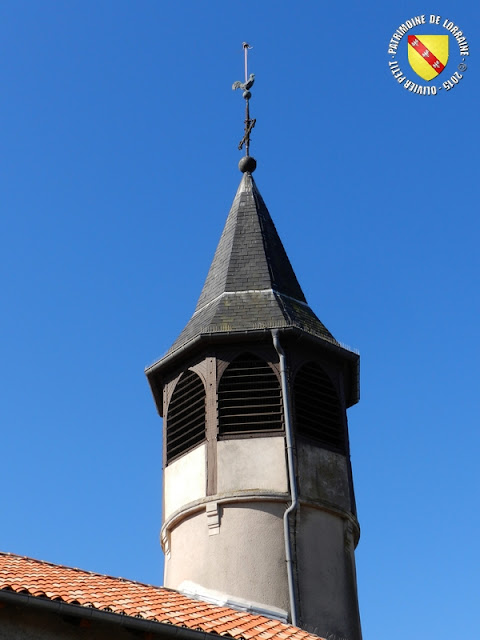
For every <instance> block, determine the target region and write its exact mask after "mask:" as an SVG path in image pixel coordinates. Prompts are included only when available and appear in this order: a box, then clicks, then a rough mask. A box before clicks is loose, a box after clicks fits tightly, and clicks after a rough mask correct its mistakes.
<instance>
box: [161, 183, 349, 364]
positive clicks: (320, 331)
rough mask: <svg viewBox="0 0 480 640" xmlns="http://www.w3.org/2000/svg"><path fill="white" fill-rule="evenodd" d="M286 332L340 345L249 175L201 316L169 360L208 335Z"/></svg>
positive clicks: (202, 296) (209, 281) (206, 288)
mask: <svg viewBox="0 0 480 640" xmlns="http://www.w3.org/2000/svg"><path fill="white" fill-rule="evenodd" d="M285 327H296V328H297V329H301V330H303V331H305V332H307V333H309V334H313V335H315V336H317V337H320V338H323V339H325V340H327V341H328V342H333V343H334V344H338V343H337V342H336V340H335V339H334V338H333V336H332V334H331V333H330V332H329V331H328V330H327V329H326V327H325V326H324V325H323V324H322V323H321V322H320V320H319V319H318V318H317V316H316V315H315V314H314V313H313V311H312V310H311V309H310V307H309V306H308V304H307V301H306V299H305V296H304V294H303V291H302V289H301V287H300V285H299V283H298V280H297V277H296V276H295V273H294V271H293V269H292V266H291V264H290V261H289V259H288V256H287V254H286V252H285V249H284V247H283V244H282V242H281V240H280V238H279V236H278V233H277V230H276V229H275V225H274V223H273V221H272V218H271V217H270V214H269V212H268V209H267V207H266V206H265V203H264V201H263V198H262V196H261V195H260V192H259V191H258V189H257V186H256V184H255V181H254V179H253V177H252V175H251V173H250V172H245V173H244V175H243V177H242V180H241V182H240V186H239V187H238V191H237V194H236V196H235V199H234V201H233V204H232V207H231V209H230V213H229V215H228V218H227V222H226V224H225V228H224V230H223V233H222V236H221V238H220V242H219V244H218V247H217V250H216V252H215V256H214V258H213V262H212V264H211V266H210V270H209V272H208V275H207V279H206V281H205V284H204V286H203V289H202V292H201V294H200V298H199V300H198V303H197V307H196V309H195V312H194V314H193V316H192V318H191V319H190V321H189V322H188V324H187V325H186V327H185V329H184V330H183V331H182V333H181V334H180V336H179V337H178V339H177V340H176V341H175V343H174V344H173V346H172V347H171V349H170V350H169V352H168V354H167V355H169V354H171V353H172V352H174V351H176V350H177V349H178V348H180V347H182V346H183V345H186V344H187V343H189V342H190V341H192V340H194V339H195V338H197V337H198V336H200V335H203V334H210V335H212V334H219V333H225V332H228V333H231V332H249V331H258V330H259V329H264V330H265V329H275V328H285Z"/></svg>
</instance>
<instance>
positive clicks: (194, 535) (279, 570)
mask: <svg viewBox="0 0 480 640" xmlns="http://www.w3.org/2000/svg"><path fill="white" fill-rule="evenodd" d="M284 511H285V504H284V503H271V502H260V503H249V504H242V503H237V504H231V505H225V506H223V507H220V530H219V533H218V534H217V535H213V536H209V535H208V527H207V518H206V514H205V511H204V510H202V511H201V512H197V513H196V514H195V515H193V516H191V517H189V518H187V519H185V520H183V521H182V522H181V523H179V524H178V525H177V526H176V527H175V529H173V531H172V533H171V538H170V549H171V555H170V558H166V560H165V586H167V587H172V588H174V589H176V588H178V587H179V586H180V584H181V583H182V582H183V581H184V580H190V581H192V582H195V583H197V584H199V585H201V586H203V587H206V588H208V589H215V590H217V591H221V592H224V593H226V594H229V595H231V596H236V597H239V598H246V599H249V600H251V601H254V602H257V603H261V604H267V605H272V606H275V607H279V608H280V609H284V610H286V609H288V588H287V578H286V567H285V546H284V542H283V522H282V516H283V512H284Z"/></svg>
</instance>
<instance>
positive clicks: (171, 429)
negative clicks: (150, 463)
mask: <svg viewBox="0 0 480 640" xmlns="http://www.w3.org/2000/svg"><path fill="white" fill-rule="evenodd" d="M204 438H205V387H204V386H203V382H202V381H201V379H200V378H199V376H198V375H197V374H196V373H194V372H193V371H186V372H185V373H184V374H183V375H182V377H181V378H180V380H179V381H178V382H177V386H176V387H175V391H174V392H173V394H172V399H171V400H170V404H169V406H168V413H167V443H166V445H167V463H168V462H170V461H171V460H173V459H174V458H177V457H178V456H179V455H181V454H182V453H185V452H186V451H188V450H189V449H191V448H192V447H194V446H195V445H197V444H198V443H199V442H201V441H202V440H203V439H204Z"/></svg>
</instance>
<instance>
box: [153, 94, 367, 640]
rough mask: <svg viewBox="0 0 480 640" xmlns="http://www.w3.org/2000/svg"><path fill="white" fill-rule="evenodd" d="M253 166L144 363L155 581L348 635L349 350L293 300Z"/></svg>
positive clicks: (289, 272)
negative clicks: (158, 556)
mask: <svg viewBox="0 0 480 640" xmlns="http://www.w3.org/2000/svg"><path fill="white" fill-rule="evenodd" d="M245 93H247V94H249V93H250V92H249V91H248V90H245ZM245 93H244V97H245ZM249 97H250V96H248V97H247V98H246V103H247V119H246V120H247V121H246V136H247V141H248V140H249V130H248V126H249V121H250V122H252V121H251V120H250V117H249V113H248V98H249ZM250 131H251V127H250ZM255 164H256V163H255V161H254V160H253V158H251V157H250V156H249V155H248V153H247V156H246V157H245V158H244V159H243V160H242V161H241V163H240V168H241V170H242V172H243V176H242V180H241V182H240V186H239V187H238V191H237V193H236V196H235V199H234V201H233V204H232V207H231V210H230V213H229V215H228V218H227V221H226V224H225V228H224V230H223V233H222V236H221V238H220V241H219V244H218V247H217V250H216V253H215V256H214V258H213V262H212V264H211V266H210V270H209V272H208V276H207V279H206V281H205V284H204V287H203V290H202V292H201V294H200V298H199V300H198V303H197V307H196V309H195V312H194V314H193V316H192V317H191V319H190V321H189V322H188V323H187V325H186V327H185V328H184V330H183V331H182V332H181V334H180V336H179V337H178V338H177V340H176V341H175V343H174V344H173V346H172V347H171V348H170V350H169V351H168V352H167V354H166V355H165V356H164V357H162V358H161V359H160V360H158V361H157V362H156V363H154V364H153V365H152V366H150V367H148V368H147V370H146V373H147V377H148V381H149V384H150V387H151V389H152V392H153V396H154V399H155V402H156V405H157V409H158V412H159V414H160V415H161V416H162V417H163V418H164V447H163V451H164V453H163V455H164V460H163V466H164V475H163V520H162V529H161V542H162V546H163V549H164V552H165V585H166V586H167V587H171V588H174V589H180V590H183V591H186V592H188V593H190V594H191V595H194V594H197V595H198V596H199V597H202V598H206V599H210V600H214V601H217V602H221V601H223V602H228V603H229V604H230V605H231V606H239V607H242V608H249V609H251V610H256V611H261V612H263V613H266V615H269V616H271V617H276V618H280V619H284V620H285V621H289V622H292V623H293V624H295V625H297V626H299V627H302V628H304V629H306V630H308V631H312V632H315V633H317V634H318V635H320V636H324V637H328V638H336V639H338V640H340V639H347V640H360V639H361V630H360V619H359V611H358V599H357V587H356V572H355V557H354V550H355V547H356V545H357V543H358V539H359V526H358V522H357V515H356V508H355V498H354V491H353V482H352V472H351V465H350V448H349V439H348V428H347V413H346V411H347V408H348V407H350V406H352V405H353V404H355V403H356V402H357V401H358V397H359V391H358V389H359V374H358V371H359V357H358V355H357V354H356V353H354V352H352V351H350V350H348V349H346V348H345V347H343V346H341V345H340V344H339V343H338V342H337V341H336V340H335V338H334V337H333V336H332V334H331V333H330V332H329V331H328V330H327V329H326V327H325V326H324V325H323V324H322V322H321V321H320V320H319V319H318V317H317V316H316V315H315V314H314V312H313V311H312V310H311V308H310V307H309V305H308V304H307V301H306V299H305V296H304V294H303V291H302V289H301V287H300V285H299V283H298V281H297V278H296V276H295V273H294V271H293V269H292V266H291V264H290V261H289V259H288V257H287V255H286V252H285V250H284V248H283V245H282V242H281V240H280V238H279V236H278V234H277V231H276V229H275V226H274V224H273V221H272V219H271V217H270V214H269V212H268V210H267V207H266V206H265V203H264V201H263V199H262V197H261V195H260V193H259V191H258V189H257V186H256V184H255V181H254V179H253V176H252V172H253V170H254V169H255ZM295 216H296V218H297V219H299V218H300V219H301V213H299V212H295Z"/></svg>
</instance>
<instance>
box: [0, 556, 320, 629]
mask: <svg viewBox="0 0 480 640" xmlns="http://www.w3.org/2000/svg"><path fill="white" fill-rule="evenodd" d="M1 591H10V592H12V591H13V592H16V593H22V594H27V595H30V596H34V597H38V598H43V599H44V598H47V599H48V600H55V601H61V602H65V603H67V604H74V605H80V606H82V607H89V608H91V607H93V608H94V609H97V610H99V611H109V612H113V613H118V614H121V615H124V616H125V615H126V616H132V617H135V618H144V619H147V620H151V621H156V622H162V623H166V624H172V625H176V626H179V627H187V628H189V629H194V630H201V631H204V632H207V633H214V634H218V635H223V636H230V637H233V638H236V639H237V640H240V639H245V640H250V639H251V638H252V639H253V638H255V639H258V640H277V639H278V640H318V636H315V635H313V634H310V633H307V632H306V631H303V630H301V629H298V628H297V627H293V626H292V625H289V624H284V623H282V622H278V621H277V620H271V619H270V618H266V617H264V616H260V615H254V614H251V613H246V612H242V611H236V610H234V609H230V608H228V607H220V606H215V605H213V604H208V603H206V602H202V601H200V600H194V599H192V598H188V597H187V596H184V595H183V594H181V593H179V592H178V591H174V590H173V589H166V588H165V587H154V586H151V585H147V584H142V583H140V582H133V581H132V580H125V579H124V578H112V577H110V576H104V575H101V574H98V573H91V572H89V571H82V570H81V569H72V568H70V567H64V566H61V565H58V564H51V563H49V562H43V561H40V560H34V559H32V558H25V557H22V556H17V555H13V554H10V553H1V552H0V592H1Z"/></svg>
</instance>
